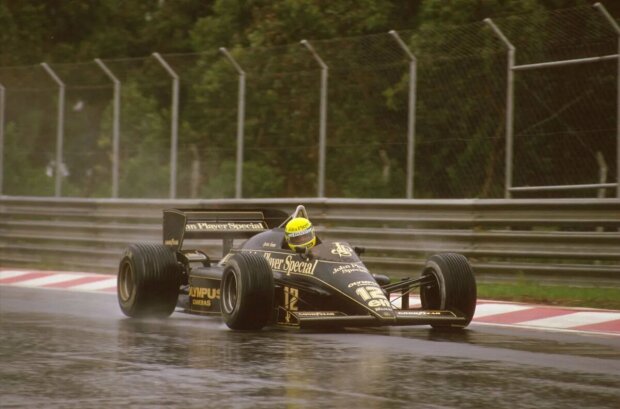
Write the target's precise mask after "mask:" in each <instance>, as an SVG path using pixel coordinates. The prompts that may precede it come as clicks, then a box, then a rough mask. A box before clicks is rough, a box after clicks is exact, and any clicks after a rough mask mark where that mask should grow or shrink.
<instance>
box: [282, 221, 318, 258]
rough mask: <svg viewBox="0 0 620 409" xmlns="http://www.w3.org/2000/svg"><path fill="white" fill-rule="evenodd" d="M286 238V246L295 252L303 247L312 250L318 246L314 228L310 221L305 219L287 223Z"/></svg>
mask: <svg viewBox="0 0 620 409" xmlns="http://www.w3.org/2000/svg"><path fill="white" fill-rule="evenodd" d="M284 238H285V239H286V244H288V246H289V247H290V248H291V250H293V251H296V250H297V249H298V248H301V247H305V248H307V249H311V248H312V247H314V245H315V244H316V235H315V234H314V227H312V223H310V220H308V219H306V218H305V217H295V218H294V219H291V221H289V222H288V223H286V227H285V228H284Z"/></svg>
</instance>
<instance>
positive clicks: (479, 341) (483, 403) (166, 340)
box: [0, 287, 620, 408]
mask: <svg viewBox="0 0 620 409" xmlns="http://www.w3.org/2000/svg"><path fill="white" fill-rule="evenodd" d="M0 362H1V365H0V407H2V408H4V407H7V408H9V407H33V406H44V407H48V408H70V407H76V408H91V407H92V408H101V407H119V406H127V407H136V408H139V407H183V408H186V407H216V406H217V407H233V408H278V407H286V408H290V407H292V408H317V407H325V408H341V407H360V408H392V407H393V408H402V407H420V408H443V407H458V408H501V407H506V408H520V407H523V408H529V407H531V408H534V407H535V408H557V407H582V408H587V407H599V408H607V407H609V408H615V407H616V404H617V402H619V401H620V387H619V386H620V338H618V337H610V336H603V335H588V334H578V333H550V332H544V331H538V330H523V329H516V328H501V327H491V326H484V325H477V324H475V323H474V324H472V325H471V326H470V327H469V328H468V329H467V330H465V331H462V332H457V333H445V332H437V331H433V330H431V329H430V328H428V327H407V328H404V327H401V328H391V329H389V328H387V329H366V330H347V331H336V332H334V331H332V332H298V331H282V330H270V329H268V330H263V331H260V332H253V333H245V332H233V331H230V330H229V329H228V328H227V327H226V326H225V325H224V324H223V323H222V322H221V320H220V319H219V318H205V317H196V316H190V315H186V314H182V313H174V314H173V315H172V317H171V318H170V319H168V320H161V321H157V320H152V321H149V320H146V321H137V320H131V319H127V318H125V317H124V316H123V315H122V313H121V312H120V310H119V308H118V305H117V301H116V297H115V295H113V294H112V295H110V294H96V293H81V292H68V291H60V290H54V291H50V290H40V289H29V288H17V287H0ZM413 402H417V403H415V404H413Z"/></svg>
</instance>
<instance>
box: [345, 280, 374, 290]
mask: <svg viewBox="0 0 620 409" xmlns="http://www.w3.org/2000/svg"><path fill="white" fill-rule="evenodd" d="M363 285H370V286H377V283H376V282H375V281H369V280H365V281H354V282H352V283H349V288H353V287H361V286H363Z"/></svg>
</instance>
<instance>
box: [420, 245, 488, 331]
mask: <svg viewBox="0 0 620 409" xmlns="http://www.w3.org/2000/svg"><path fill="white" fill-rule="evenodd" d="M422 277H424V278H426V280H425V281H427V282H428V284H425V285H423V286H422V287H420V299H421V302H422V308H423V309H431V310H450V311H453V312H455V313H457V314H460V315H463V316H464V317H465V320H466V321H465V323H464V324H458V325H457V324H448V325H446V324H432V326H433V328H438V327H441V328H445V327H457V328H464V327H466V326H467V325H469V323H470V322H471V320H472V318H473V317H474V312H475V311H476V300H477V292H476V279H475V277H474V272H473V270H472V268H471V265H470V264H469V262H468V261H467V259H466V258H465V257H464V256H462V255H460V254H455V253H443V254H436V255H434V256H432V257H431V258H429V259H428V261H427V262H426V267H425V268H424V271H423V272H422Z"/></svg>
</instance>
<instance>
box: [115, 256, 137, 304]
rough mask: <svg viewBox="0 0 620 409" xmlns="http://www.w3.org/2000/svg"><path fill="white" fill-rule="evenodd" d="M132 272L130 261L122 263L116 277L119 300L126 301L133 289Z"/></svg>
mask: <svg viewBox="0 0 620 409" xmlns="http://www.w3.org/2000/svg"><path fill="white" fill-rule="evenodd" d="M135 287H136V286H135V283H134V273H133V269H132V268H131V263H123V266H122V268H121V271H120V274H119V279H118V290H119V294H120V297H121V300H123V301H127V300H128V299H129V298H131V295H132V294H133V292H134V290H135Z"/></svg>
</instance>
